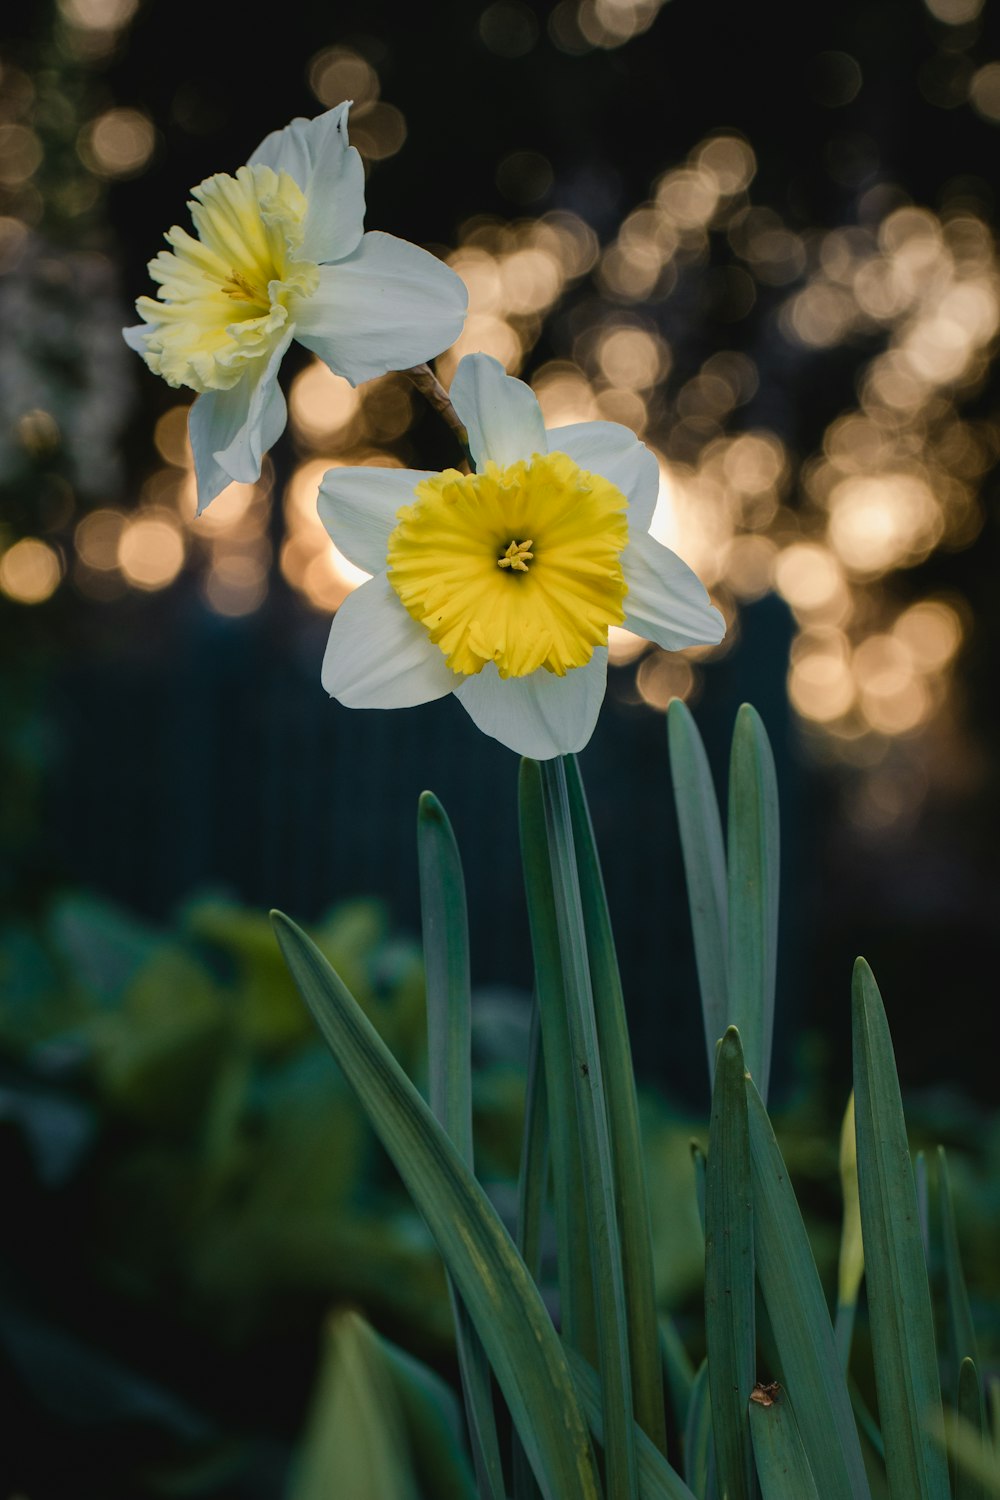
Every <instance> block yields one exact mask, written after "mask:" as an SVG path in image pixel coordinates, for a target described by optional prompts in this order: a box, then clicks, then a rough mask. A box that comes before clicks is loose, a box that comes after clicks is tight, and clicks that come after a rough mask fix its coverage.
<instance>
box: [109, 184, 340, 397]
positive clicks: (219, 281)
mask: <svg viewBox="0 0 1000 1500" xmlns="http://www.w3.org/2000/svg"><path fill="white" fill-rule="evenodd" d="M192 199H193V201H192V202H191V203H190V204H189V207H190V209H191V218H192V220H193V221H194V227H195V230H196V231H197V236H198V237H197V239H196V238H195V237H194V235H191V234H188V232H187V230H185V229H180V228H178V227H177V226H176V225H175V226H174V228H173V229H171V230H170V232H169V233H168V234H167V236H166V238H167V243H168V244H169V245H170V246H171V249H170V250H161V251H160V253H159V255H157V256H156V257H155V259H153V260H151V261H150V263H149V272H150V275H151V276H152V278H153V280H154V281H155V282H158V283H159V291H158V292H157V294H156V297H155V298H153V297H140V298H139V300H138V302H137V303H136V307H137V308H138V311H139V314H140V316H141V317H142V318H143V319H144V320H145V322H146V323H147V324H148V325H149V328H148V331H147V333H146V347H145V359H146V363H147V364H148V365H149V367H150V369H151V370H153V371H155V373H156V374H157V375H162V376H163V378H164V379H165V380H166V381H167V382H168V383H169V384H170V385H175V386H176V385H187V386H191V388H192V389H193V390H196V391H211V390H229V389H230V388H231V387H232V386H234V385H235V384H236V382H237V381H238V380H239V379H240V377H241V376H242V375H243V374H244V372H245V370H246V368H247V364H248V363H249V362H250V361H253V360H258V359H262V358H266V357H267V355H268V354H270V352H271V350H272V349H273V348H274V346H275V344H276V343H277V342H278V341H279V340H280V339H281V337H282V334H283V331H284V330H285V327H286V325H287V323H288V320H289V315H290V308H291V305H292V303H293V300H294V298H295V297H297V296H298V297H308V296H311V295H312V293H313V292H314V291H315V290H316V287H317V286H318V284H319V269H318V267H317V266H315V265H314V264H313V263H312V262H311V261H306V260H300V259H298V258H297V252H298V250H299V247H300V246H301V244H302V236H303V226H304V222H305V216H306V210H307V208H308V204H307V202H306V197H305V194H304V193H303V192H302V191H301V189H300V188H299V187H298V185H297V184H296V183H295V182H294V181H293V179H292V178H291V177H289V175H288V173H287V172H275V171H273V170H272V169H271V168H270V167H263V166H253V167H240V169H239V171H238V172H237V173H236V176H235V177H230V176H228V175H227V174H226V173H224V172H220V173H218V174H217V175H216V176H215V177H209V178H207V180H206V181H205V182H203V183H201V184H199V186H198V187H196V188H194V189H193V190H192Z"/></svg>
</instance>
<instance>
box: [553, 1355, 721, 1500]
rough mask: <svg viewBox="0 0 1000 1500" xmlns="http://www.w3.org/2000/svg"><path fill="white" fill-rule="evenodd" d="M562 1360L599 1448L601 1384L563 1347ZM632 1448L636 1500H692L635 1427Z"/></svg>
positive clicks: (691, 1495) (601, 1417)
mask: <svg viewBox="0 0 1000 1500" xmlns="http://www.w3.org/2000/svg"><path fill="white" fill-rule="evenodd" d="M566 1358H567V1359H568V1360H569V1364H570V1369H571V1370H572V1371H573V1379H574V1380H575V1381H576V1388H577V1390H578V1391H579V1392H580V1402H581V1404H582V1406H583V1409H584V1411H585V1412H586V1413H587V1421H588V1422H589V1423H590V1430H591V1432H592V1433H593V1435H594V1441H595V1442H597V1443H600V1444H603V1442H604V1411H603V1408H602V1405H601V1382H600V1381H599V1380H598V1378H597V1372H596V1370H593V1369H591V1367H590V1365H588V1363H587V1361H586V1360H585V1359H583V1358H581V1356H580V1355H579V1354H577V1352H576V1350H575V1349H573V1348H571V1347H570V1346H569V1345H567V1346H566ZM635 1445H636V1452H637V1453H638V1455H639V1495H640V1500H695V1496H694V1494H693V1493H692V1491H691V1490H690V1489H689V1488H688V1486H687V1485H686V1484H685V1483H684V1481H683V1479H682V1478H681V1476H680V1475H679V1474H678V1473H677V1470H676V1469H675V1468H673V1466H672V1465H671V1464H670V1463H668V1461H667V1459H666V1458H665V1457H664V1455H663V1454H662V1453H661V1452H660V1450H659V1449H658V1448H657V1447H656V1446H655V1444H654V1443H652V1442H651V1441H650V1440H649V1438H648V1437H647V1436H646V1434H645V1433H644V1432H643V1430H642V1428H641V1427H639V1426H638V1425H637V1426H636V1429H635Z"/></svg>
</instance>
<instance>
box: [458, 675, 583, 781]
mask: <svg viewBox="0 0 1000 1500" xmlns="http://www.w3.org/2000/svg"><path fill="white" fill-rule="evenodd" d="M607 675H608V653H607V650H606V649H605V648H598V650H596V651H595V652H594V654H593V656H592V657H591V659H590V661H589V662H588V663H587V665H586V666H585V667H576V668H574V669H573V670H572V671H570V672H567V673H566V676H565V677H556V676H555V674H554V673H552V672H546V671H545V669H544V668H539V670H538V671H537V672H532V673H531V675H530V676H529V677H508V679H507V681H506V682H504V681H503V679H502V678H501V676H500V674H499V673H498V672H497V669H496V666H495V665H494V663H493V662H488V663H487V665H486V666H485V667H484V668H483V670H482V671H481V672H479V673H477V675H476V676H475V677H466V678H464V680H463V681H462V685H461V687H458V688H456V689H455V697H456V698H457V699H458V701H459V702H460V703H461V705H462V707H463V708H464V709H465V710H466V712H467V713H468V714H469V716H470V717H471V718H472V720H473V722H474V723H475V724H477V725H478V727H479V728H480V729H481V730H482V731H483V733H484V734H489V735H492V737H493V738H494V739H495V740H499V741H500V743H501V745H506V746H507V748H508V749H510V750H515V751H516V752H517V754H518V755H530V756H531V758H532V759H533V760H551V759H552V757H553V756H554V755H570V754H572V753H573V751H574V750H582V749H583V747H584V745H585V744H586V743H587V741H588V740H589V739H590V736H591V735H592V734H593V732H594V725H595V724H596V723H597V716H598V714H599V713H600V711H601V704H602V703H603V702H604V689H605V684H606V680H607Z"/></svg>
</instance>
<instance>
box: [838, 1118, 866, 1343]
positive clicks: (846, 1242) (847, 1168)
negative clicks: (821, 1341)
mask: <svg viewBox="0 0 1000 1500" xmlns="http://www.w3.org/2000/svg"><path fill="white" fill-rule="evenodd" d="M840 1195H841V1200H842V1202H843V1211H842V1219H841V1226H840V1258H839V1263H838V1267H837V1321H836V1323H835V1325H834V1337H835V1339H836V1343H837V1353H838V1355H839V1356H840V1363H841V1365H842V1366H843V1368H844V1369H845V1370H846V1369H847V1367H848V1365H849V1364H850V1362H851V1341H852V1339H853V1336H854V1314H855V1311H856V1310H857V1305H858V1292H859V1291H860V1289H861V1278H862V1277H863V1276H864V1274H865V1247H864V1244H863V1242H862V1239H861V1201H860V1199H859V1197H858V1147H857V1132H856V1130H855V1126H854V1095H853V1094H852V1095H851V1097H850V1099H849V1100H848V1101H847V1108H846V1109H845V1111H844V1120H843V1124H842V1126H841V1130H840Z"/></svg>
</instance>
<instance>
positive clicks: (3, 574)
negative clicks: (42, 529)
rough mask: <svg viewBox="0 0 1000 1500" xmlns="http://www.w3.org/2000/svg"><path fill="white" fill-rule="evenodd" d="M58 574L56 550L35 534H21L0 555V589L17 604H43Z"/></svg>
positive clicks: (52, 589) (58, 566) (54, 588)
mask: <svg viewBox="0 0 1000 1500" xmlns="http://www.w3.org/2000/svg"><path fill="white" fill-rule="evenodd" d="M61 578H62V560H61V558H60V557H59V554H58V552H56V550H55V548H53V547H50V546H49V544H48V543H47V542H43V541H41V540H40V539H39V538H38V537H22V539H21V540H20V541H19V542H15V543H14V545H13V546H12V547H9V548H8V549H7V551H6V552H4V553H3V555H2V556H0V592H2V593H4V594H6V596H7V598H8V599H13V600H14V601H15V603H17V604H43V603H44V602H45V600H46V599H49V598H51V596H52V595H53V594H54V593H55V591H56V589H57V588H58V587H59V582H60V580H61Z"/></svg>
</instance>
